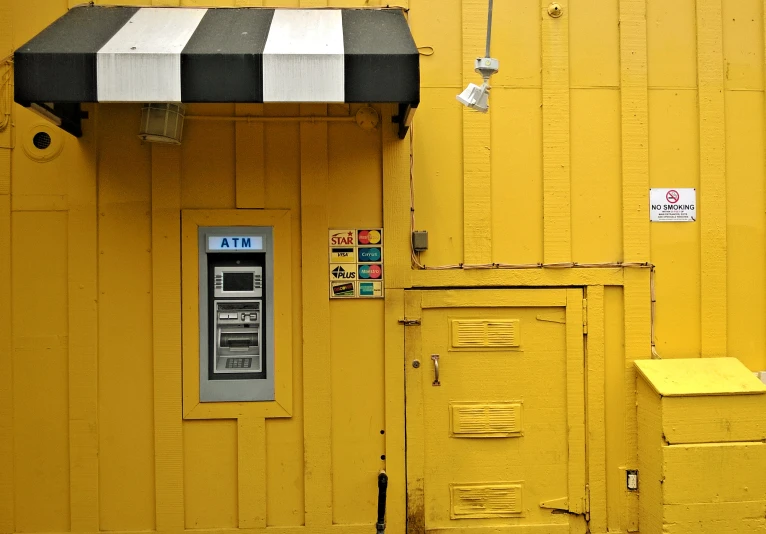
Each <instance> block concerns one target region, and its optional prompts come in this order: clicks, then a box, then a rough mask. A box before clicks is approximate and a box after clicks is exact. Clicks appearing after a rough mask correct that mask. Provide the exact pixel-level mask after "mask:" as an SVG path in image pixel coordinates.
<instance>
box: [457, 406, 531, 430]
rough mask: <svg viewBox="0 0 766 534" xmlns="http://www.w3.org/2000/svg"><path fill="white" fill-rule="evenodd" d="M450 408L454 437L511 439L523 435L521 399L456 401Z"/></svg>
mask: <svg viewBox="0 0 766 534" xmlns="http://www.w3.org/2000/svg"><path fill="white" fill-rule="evenodd" d="M449 410H450V431H451V435H452V436H453V437H457V438H511V437H519V436H521V435H522V430H523V428H522V417H521V403H520V402H498V403H491V404H488V403H476V402H453V403H450V406H449Z"/></svg>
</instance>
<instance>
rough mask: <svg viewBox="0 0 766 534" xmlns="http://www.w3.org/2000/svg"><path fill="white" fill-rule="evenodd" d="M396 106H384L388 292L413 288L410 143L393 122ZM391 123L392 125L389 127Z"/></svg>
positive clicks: (385, 262)
mask: <svg viewBox="0 0 766 534" xmlns="http://www.w3.org/2000/svg"><path fill="white" fill-rule="evenodd" d="M393 112H394V108H393V106H384V108H383V113H382V116H383V117H385V118H383V119H382V122H383V124H384V126H382V129H383V147H382V150H383V199H384V202H383V225H384V227H385V229H386V237H385V239H386V255H385V256H384V258H383V267H384V269H385V272H386V290H388V289H391V288H395V287H409V285H410V271H411V270H412V267H411V266H412V262H411V258H410V182H409V173H410V142H411V137H410V136H412V135H414V133H413V131H414V128H412V129H410V133H408V134H407V139H404V140H400V139H399V137H398V135H397V133H396V132H397V128H398V125H397V124H394V123H391V122H390V121H391V117H392V114H393ZM386 123H388V125H386Z"/></svg>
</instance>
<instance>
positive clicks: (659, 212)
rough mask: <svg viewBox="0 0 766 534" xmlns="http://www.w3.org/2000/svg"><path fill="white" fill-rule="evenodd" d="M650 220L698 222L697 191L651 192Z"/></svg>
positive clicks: (657, 190)
mask: <svg viewBox="0 0 766 534" xmlns="http://www.w3.org/2000/svg"><path fill="white" fill-rule="evenodd" d="M649 219H650V220H651V221H654V222H694V221H696V220H697V190H696V189H694V188H691V187H677V188H673V189H670V188H668V189H665V188H652V189H650V190H649Z"/></svg>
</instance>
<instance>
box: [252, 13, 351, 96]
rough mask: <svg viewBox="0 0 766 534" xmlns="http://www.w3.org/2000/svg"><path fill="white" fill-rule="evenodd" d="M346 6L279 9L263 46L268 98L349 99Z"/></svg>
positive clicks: (264, 77)
mask: <svg viewBox="0 0 766 534" xmlns="http://www.w3.org/2000/svg"><path fill="white" fill-rule="evenodd" d="M344 93H345V82H344V50H343V18H342V15H341V12H340V10H308V9H288V10H278V11H276V12H275V13H274V19H273V20H272V22H271V28H270V29H269V36H268V38H267V39H266V46H265V48H264V50H263V101H264V102H343V101H344V96H345V94H344Z"/></svg>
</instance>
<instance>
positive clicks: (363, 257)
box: [359, 247, 383, 263]
mask: <svg viewBox="0 0 766 534" xmlns="http://www.w3.org/2000/svg"><path fill="white" fill-rule="evenodd" d="M382 255H383V252H382V251H381V249H380V247H359V261H360V262H365V263H367V262H376V261H380V258H381V256H382Z"/></svg>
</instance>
